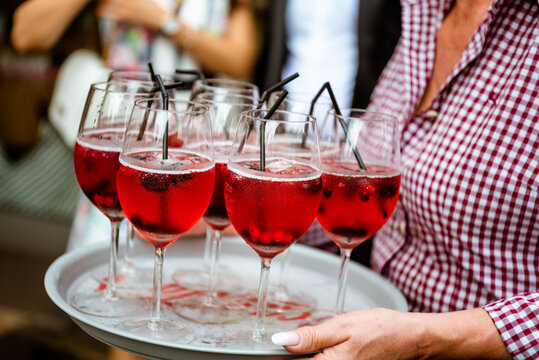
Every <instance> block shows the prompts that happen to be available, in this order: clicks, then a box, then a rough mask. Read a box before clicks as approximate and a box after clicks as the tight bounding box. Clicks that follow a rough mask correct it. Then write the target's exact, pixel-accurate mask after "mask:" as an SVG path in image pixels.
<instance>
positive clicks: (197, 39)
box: [173, 10, 256, 79]
mask: <svg viewBox="0 0 539 360" xmlns="http://www.w3.org/2000/svg"><path fill="white" fill-rule="evenodd" d="M238 12H239V13H235V14H233V15H232V16H231V19H230V22H229V27H228V29H227V31H226V33H225V34H223V35H222V36H217V35H213V34H209V33H207V32H205V31H197V30H194V29H190V28H189V27H187V26H185V25H182V26H181V28H180V31H179V32H178V34H177V35H176V36H174V37H173V41H174V42H175V43H176V45H177V46H179V47H180V48H181V49H183V50H184V51H187V52H188V53H189V54H190V55H191V56H193V57H194V58H195V59H196V60H197V62H198V63H199V64H200V65H201V67H202V68H203V69H204V70H206V71H209V72H213V73H221V74H225V75H228V76H231V77H234V78H238V79H243V78H247V77H249V76H250V75H251V73H252V71H253V68H254V63H255V60H256V59H255V58H256V27H255V24H254V20H253V19H252V16H251V14H250V13H249V11H248V10H238Z"/></svg>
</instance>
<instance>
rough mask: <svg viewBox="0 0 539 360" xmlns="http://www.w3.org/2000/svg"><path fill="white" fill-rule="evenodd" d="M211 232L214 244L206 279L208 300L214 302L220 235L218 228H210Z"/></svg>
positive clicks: (215, 298) (215, 297)
mask: <svg viewBox="0 0 539 360" xmlns="http://www.w3.org/2000/svg"><path fill="white" fill-rule="evenodd" d="M211 232H212V233H213V242H214V246H213V249H212V254H211V262H210V278H209V279H208V294H209V299H208V300H209V301H210V302H211V303H214V302H215V301H216V300H217V267H218V266H219V254H220V253H221V235H222V232H221V231H220V230H215V229H211Z"/></svg>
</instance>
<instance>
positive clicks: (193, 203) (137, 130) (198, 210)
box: [117, 98, 215, 342]
mask: <svg viewBox="0 0 539 360" xmlns="http://www.w3.org/2000/svg"><path fill="white" fill-rule="evenodd" d="M174 122H175V123H177V128H178V131H179V133H178V136H180V137H181V141H182V146H181V147H169V144H168V139H169V136H168V134H169V132H170V131H172V126H171V125H172V124H173V123H174ZM214 182H215V163H214V155H213V143H212V137H211V124H210V118H209V111H208V108H207V107H206V106H204V105H201V104H195V103H192V102H189V101H184V100H178V99H171V100H168V101H167V100H163V99H161V98H151V99H140V100H137V101H136V102H135V106H134V108H133V112H132V114H131V118H130V120H129V124H128V126H127V129H126V135H125V141H124V145H123V147H122V152H121V155H120V169H119V170H118V175H117V186H118V197H119V199H120V203H121V204H122V208H123V209H124V212H125V214H126V216H127V218H128V219H129V221H130V222H131V223H132V224H133V226H134V227H135V228H136V229H137V230H138V231H139V232H140V233H141V234H142V235H143V236H144V238H146V240H148V241H149V242H150V243H151V244H152V245H153V247H154V252H155V265H154V281H153V288H152V305H151V312H150V315H149V317H145V318H139V319H134V320H130V321H127V322H125V323H123V324H122V325H121V327H122V329H124V330H127V331H130V332H132V333H135V334H138V335H141V336H146V337H151V338H157V339H161V340H167V341H168V340H170V341H175V340H176V341H177V340H181V341H182V342H188V341H190V340H191V339H192V338H193V336H194V335H193V332H192V330H191V329H190V328H189V326H187V325H185V324H182V323H181V322H178V321H175V320H171V319H164V320H162V319H161V314H160V312H161V306H160V304H161V285H162V275H163V261H164V256H165V251H166V248H167V247H168V246H169V245H170V244H172V243H173V242H174V241H176V240H177V239H178V238H179V237H180V236H181V235H182V234H184V233H185V232H186V231H188V230H189V229H190V228H191V227H193V226H194V225H195V224H196V223H197V222H198V221H199V220H200V219H201V218H202V215H203V214H204V212H205V211H206V209H207V207H208V205H209V203H210V200H211V196H212V192H213V187H214Z"/></svg>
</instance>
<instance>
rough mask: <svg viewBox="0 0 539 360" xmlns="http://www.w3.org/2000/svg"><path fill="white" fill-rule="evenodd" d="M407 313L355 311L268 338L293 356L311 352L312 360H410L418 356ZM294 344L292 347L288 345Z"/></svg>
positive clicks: (381, 310) (411, 322)
mask: <svg viewBox="0 0 539 360" xmlns="http://www.w3.org/2000/svg"><path fill="white" fill-rule="evenodd" d="M418 331H420V330H419V329H417V327H416V326H414V324H413V317H411V316H410V314H409V313H404V312H399V311H394V310H388V309H371V310H357V311H354V312H350V313H346V314H343V315H341V316H337V317H335V318H332V319H330V320H328V321H326V322H323V323H322V324H319V325H316V326H312V327H311V326H305V327H301V328H299V329H297V330H295V331H290V332H286V333H279V334H276V335H274V336H273V337H272V340H273V341H274V342H275V343H277V345H286V344H291V345H289V346H285V349H286V350H288V351H290V352H293V353H314V352H318V351H321V352H320V353H318V354H316V355H315V356H314V359H319V360H322V359H324V360H326V359H327V360H329V359H339V360H352V359H354V360H355V359H361V360H368V359H413V358H416V357H417V355H418V349H417V345H416V344H414V340H413V339H414V338H415V337H416V336H415V334H416V332H418ZM292 344H294V345H292Z"/></svg>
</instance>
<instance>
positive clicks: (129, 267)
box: [92, 70, 175, 289]
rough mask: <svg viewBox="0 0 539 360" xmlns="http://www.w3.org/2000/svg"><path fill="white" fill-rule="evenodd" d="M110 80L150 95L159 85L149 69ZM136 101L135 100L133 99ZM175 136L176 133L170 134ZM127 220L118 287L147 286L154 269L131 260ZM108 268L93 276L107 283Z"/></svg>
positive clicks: (131, 238)
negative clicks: (139, 265)
mask: <svg viewBox="0 0 539 360" xmlns="http://www.w3.org/2000/svg"><path fill="white" fill-rule="evenodd" d="M108 81H116V82H123V83H125V84H124V85H123V86H125V88H126V91H127V90H128V91H130V92H134V93H139V92H140V93H141V94H146V95H149V92H150V90H151V89H152V88H153V87H155V86H157V83H156V82H155V81H153V80H152V74H151V73H150V72H149V71H136V70H114V71H112V72H110V74H109V77H108ZM163 82H164V83H165V84H170V83H172V79H171V78H168V77H163ZM168 93H169V96H172V97H175V90H174V89H170V90H168ZM133 102H134V101H133ZM170 135H171V136H173V135H174V134H170ZM126 222H127V229H126V232H125V246H124V251H123V256H122V260H121V261H120V262H119V264H118V266H117V270H116V277H117V284H116V285H117V287H118V288H120V289H122V288H127V289H133V288H146V287H149V286H151V284H152V277H153V275H152V271H151V269H144V268H139V267H136V266H134V264H133V261H132V260H131V254H132V252H133V247H134V244H135V240H136V238H137V236H136V232H135V230H134V229H133V225H131V223H130V222H129V221H126ZM107 274H108V270H107V267H106V266H98V267H97V268H95V269H94V270H93V271H92V277H93V278H94V279H95V280H96V281H98V282H100V283H102V284H105V283H106V282H107Z"/></svg>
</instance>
